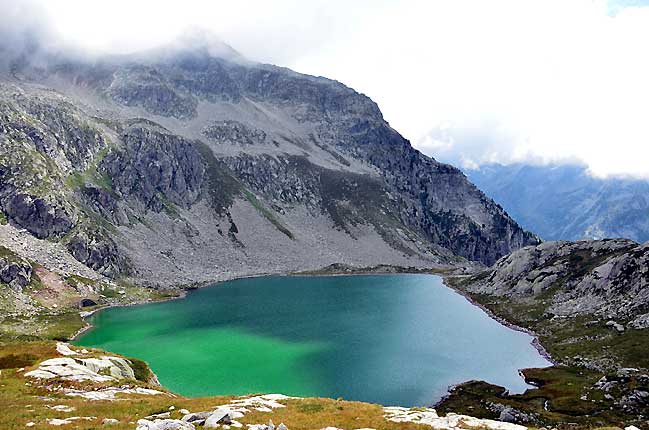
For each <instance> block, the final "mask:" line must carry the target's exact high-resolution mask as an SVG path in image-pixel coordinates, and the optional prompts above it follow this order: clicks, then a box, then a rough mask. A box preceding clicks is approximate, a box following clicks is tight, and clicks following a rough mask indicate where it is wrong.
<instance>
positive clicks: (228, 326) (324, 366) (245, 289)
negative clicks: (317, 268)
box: [75, 275, 550, 406]
mask: <svg viewBox="0 0 649 430" xmlns="http://www.w3.org/2000/svg"><path fill="white" fill-rule="evenodd" d="M91 322H92V324H94V325H95V328H94V329H93V330H91V331H89V332H87V333H86V334H84V335H83V336H82V337H81V338H79V339H78V340H77V341H76V342H75V344H77V345H84V346H91V347H97V348H103V349H106V350H108V351H113V352H115V353H119V354H123V355H126V356H131V357H138V358H141V359H143V360H145V361H147V362H148V363H149V364H150V366H151V367H152V369H153V371H154V372H155V373H156V374H157V375H158V377H159V379H160V381H161V383H162V384H163V385H165V386H166V387H168V388H169V389H171V390H173V391H175V392H178V393H181V394H184V395H188V396H204V395H219V394H249V393H283V394H288V395H297V396H322V397H332V398H338V397H342V398H344V399H347V400H361V401H367V402H373V403H380V404H384V405H402V406H415V405H418V406H423V405H431V404H433V403H434V402H436V401H438V400H439V399H440V398H441V397H442V396H443V395H444V394H445V393H446V391H447V388H448V386H449V385H452V384H457V383H459V382H463V381H467V380H471V379H481V380H485V381H488V382H491V383H494V384H498V385H502V386H505V387H507V388H509V389H510V390H511V391H515V392H522V391H524V390H525V389H526V388H528V386H527V385H526V384H525V383H524V381H523V379H522V378H521V377H520V376H519V374H518V369H521V368H526V367H544V366H547V365H549V364H550V363H549V362H548V361H547V360H545V359H544V358H543V357H542V356H541V355H540V354H539V353H538V352H537V351H536V350H535V349H534V347H533V346H532V345H531V343H530V342H531V341H532V337H531V336H529V335H527V334H525V333H521V332H517V331H514V330H511V329H509V328H507V327H505V326H503V325H502V324H500V323H498V322H497V321H495V320H493V319H491V318H490V317H489V316H488V315H487V314H485V313H484V312H483V311H482V310H481V309H479V308H477V307H475V306H473V305H472V304H471V303H469V302H468V301H467V300H466V299H465V298H464V297H462V296H461V295H459V294H457V293H456V292H454V291H453V290H451V289H449V288H447V287H445V286H444V285H443V284H442V280H441V278H440V277H438V276H434V275H376V276H334V277H262V278H249V279H240V280H236V281H230V282H224V283H220V284H217V285H214V286H212V287H208V288H203V289H199V290H195V291H191V292H190V293H189V294H188V295H187V297H186V298H184V299H181V300H173V301H169V302H164V303H155V304H147V305H140V306H132V307H122V308H111V309H107V310H105V311H101V312H99V313H97V314H95V315H93V317H92V319H91Z"/></svg>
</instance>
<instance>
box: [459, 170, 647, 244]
mask: <svg viewBox="0 0 649 430" xmlns="http://www.w3.org/2000/svg"><path fill="white" fill-rule="evenodd" d="M466 173H467V176H468V177H469V178H470V179H471V180H473V181H475V182H476V184H477V185H478V186H479V187H480V188H481V189H483V190H484V191H485V193H486V194H487V195H489V196H490V197H492V198H493V199H494V200H496V201H497V202H498V203H500V204H502V205H503V207H504V208H505V209H506V210H507V211H508V212H509V213H510V214H511V215H512V216H513V217H514V218H515V219H516V220H517V221H518V222H519V223H521V225H523V226H525V227H526V228H528V229H531V230H532V231H534V232H535V233H537V234H538V235H539V236H541V237H542V238H543V239H546V240H579V239H605V238H615V237H624V238H628V239H632V240H635V241H637V242H646V241H647V240H649V221H647V217H646V214H647V211H649V181H647V180H643V179H635V178H618V177H613V178H596V177H593V176H591V175H590V174H589V173H588V171H587V167H586V166H581V165H572V164H567V165H548V166H534V165H527V164H512V165H508V166H504V165H499V164H489V165H484V166H481V167H480V169H473V170H466Z"/></svg>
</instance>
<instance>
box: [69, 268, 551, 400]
mask: <svg viewBox="0 0 649 430" xmlns="http://www.w3.org/2000/svg"><path fill="white" fill-rule="evenodd" d="M456 273H457V272H455V274H456ZM386 275H388V276H390V275H435V276H439V281H440V285H441V286H443V287H445V288H449V289H450V290H451V291H453V292H454V293H458V294H459V295H460V296H462V298H464V299H465V300H467V301H468V302H469V303H470V304H471V305H472V306H474V307H477V308H479V309H481V310H482V311H483V312H484V313H485V314H486V316H487V317H489V318H490V319H492V320H494V321H496V322H498V323H499V324H501V325H503V326H504V327H507V328H509V329H512V330H515V331H519V332H523V333H525V334H528V335H530V336H532V337H533V340H532V341H531V344H532V345H533V346H534V348H535V350H536V351H537V352H538V353H539V355H540V356H541V357H543V358H544V359H546V360H547V361H549V362H550V363H554V361H553V360H552V359H551V357H549V354H547V351H545V349H544V348H543V347H542V346H541V345H540V343H539V341H538V338H537V337H536V334H535V333H532V332H531V331H530V330H526V329H524V328H522V327H518V326H516V325H514V324H511V323H509V322H508V321H505V320H503V319H502V318H499V317H498V316H497V315H494V314H493V313H492V312H490V311H489V310H488V309H486V308H485V307H484V306H482V305H480V304H479V303H476V302H475V301H474V300H471V298H470V297H469V296H467V295H466V294H464V293H463V292H462V291H459V290H458V289H456V288H453V287H452V286H450V285H449V283H448V282H447V276H448V275H449V273H448V271H447V272H445V273H440V271H435V272H433V271H426V272H423V271H421V270H418V271H414V270H413V271H405V270H404V271H399V272H394V271H381V272H377V271H376V270H364V271H355V272H353V273H349V272H346V273H345V272H343V273H321V272H319V273H299V272H298V273H296V272H291V273H257V274H251V275H246V276H233V277H232V278H231V279H227V280H226V279H221V280H219V281H217V282H213V283H212V282H206V283H203V284H202V285H201V286H200V287H196V286H192V287H185V288H183V289H181V290H177V291H178V293H179V294H178V295H176V296H173V297H165V298H163V299H161V300H150V301H134V302H132V303H124V304H116V305H110V306H104V307H101V308H98V309H94V310H92V311H90V312H87V313H85V314H84V316H83V319H84V322H85V323H86V326H84V327H83V328H81V329H80V330H79V331H78V332H77V333H76V334H75V335H74V337H73V338H72V341H76V340H78V339H79V338H80V337H81V336H82V335H83V334H85V333H87V332H88V331H90V330H92V329H93V328H94V326H93V325H92V323H91V322H90V321H89V319H90V317H92V315H94V314H95V313H97V312H99V311H101V310H105V309H109V308H113V307H128V306H139V305H143V304H153V303H163V302H167V301H170V300H176V299H181V298H186V296H187V294H188V292H189V291H191V290H194V289H203V288H206V287H208V286H218V285H219V284H221V283H224V282H230V281H234V280H242V279H254V278H261V277H277V278H282V277H285V278H301V277H304V278H309V277H314V278H331V277H350V276H386ZM134 356H136V355H134ZM519 370H520V369H519ZM519 375H520V376H521V379H522V380H523V381H525V383H527V384H529V382H528V381H527V380H526V379H525V377H524V375H523V373H522V372H520V371H519ZM466 382H468V381H463V382H460V383H457V384H453V385H451V386H448V387H447V393H446V394H445V395H444V397H445V396H447V395H448V394H449V393H450V391H451V390H452V389H453V387H456V386H458V385H462V384H464V383H466ZM530 388H531V387H530ZM444 397H442V399H440V401H442V400H443V398H444ZM435 403H436V404H437V403H439V402H435ZM430 404H432V403H430ZM430 404H429V405H430Z"/></svg>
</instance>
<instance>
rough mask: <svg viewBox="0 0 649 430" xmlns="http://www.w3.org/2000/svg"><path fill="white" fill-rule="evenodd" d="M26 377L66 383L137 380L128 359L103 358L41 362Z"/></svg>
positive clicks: (54, 359) (62, 359)
mask: <svg viewBox="0 0 649 430" xmlns="http://www.w3.org/2000/svg"><path fill="white" fill-rule="evenodd" d="M25 376H28V377H31V378H38V379H52V378H60V379H61V380H64V381H77V382H82V381H90V382H110V381H117V380H119V379H135V374H134V373H133V369H132V368H131V367H130V366H129V363H128V361H127V360H126V359H124V358H120V357H109V356H102V357H100V358H78V359H74V358H69V357H65V358H51V359H49V360H45V361H43V362H41V363H40V364H39V366H38V368H37V369H35V370H31V371H29V372H27V373H25Z"/></svg>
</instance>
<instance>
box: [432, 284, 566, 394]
mask: <svg viewBox="0 0 649 430" xmlns="http://www.w3.org/2000/svg"><path fill="white" fill-rule="evenodd" d="M447 278H448V277H447V276H442V279H443V281H444V285H446V286H447V287H448V288H450V289H451V290H453V291H455V292H457V293H458V294H460V295H461V296H462V297H464V298H465V299H467V300H468V301H469V302H470V303H471V304H472V305H473V306H476V307H477V308H480V309H482V311H483V312H484V313H486V314H487V315H489V317H490V318H491V319H493V320H495V321H498V322H499V323H500V324H502V325H504V326H505V327H507V328H510V329H512V330H516V331H519V332H522V333H525V334H528V335H530V336H532V342H531V344H532V346H533V347H534V348H535V349H536V350H537V351H538V353H539V354H540V355H541V356H542V357H543V358H545V359H546V360H548V361H549V362H550V363H552V365H554V366H557V365H559V364H560V363H559V362H558V361H557V360H555V359H554V358H553V357H552V355H550V353H549V352H548V351H547V350H546V349H545V347H544V346H543V345H542V344H541V340H540V339H539V335H538V334H537V333H536V332H534V331H533V330H530V329H528V328H525V327H521V326H519V325H516V324H514V323H512V322H510V321H508V320H506V319H505V318H503V317H501V316H500V315H498V314H496V313H494V312H493V311H492V310H491V309H489V308H487V307H486V306H485V305H483V304H482V303H480V302H478V301H477V300H475V299H474V298H473V297H471V295H470V294H469V293H467V292H466V291H463V290H461V289H459V288H457V287H454V286H453V285H452V284H451V283H449V282H447ZM520 370H524V369H520ZM458 385H459V384H458Z"/></svg>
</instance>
